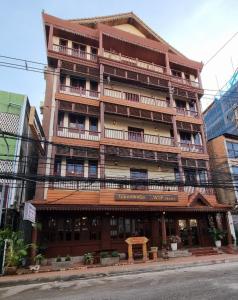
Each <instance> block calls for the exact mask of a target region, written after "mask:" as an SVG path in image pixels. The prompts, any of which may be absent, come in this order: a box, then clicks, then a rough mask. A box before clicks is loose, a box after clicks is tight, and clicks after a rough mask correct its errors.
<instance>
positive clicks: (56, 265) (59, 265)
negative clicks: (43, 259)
mask: <svg viewBox="0 0 238 300" xmlns="http://www.w3.org/2000/svg"><path fill="white" fill-rule="evenodd" d="M72 266H73V262H72V261H60V262H56V261H53V262H52V269H53V270H56V271H57V270H61V269H68V268H71V267H72Z"/></svg>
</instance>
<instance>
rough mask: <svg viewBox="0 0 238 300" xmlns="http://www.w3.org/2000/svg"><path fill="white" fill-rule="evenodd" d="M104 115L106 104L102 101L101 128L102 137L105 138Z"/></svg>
mask: <svg viewBox="0 0 238 300" xmlns="http://www.w3.org/2000/svg"><path fill="white" fill-rule="evenodd" d="M104 115H105V106H104V103H103V102H101V103H100V128H101V138H104V128H105V126H104Z"/></svg>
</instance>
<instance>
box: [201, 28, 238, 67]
mask: <svg viewBox="0 0 238 300" xmlns="http://www.w3.org/2000/svg"><path fill="white" fill-rule="evenodd" d="M237 34H238V31H237V32H236V33H234V34H233V35H232V37H231V38H229V39H228V40H227V41H226V42H225V44H224V45H222V46H221V47H220V48H219V49H218V50H217V51H216V52H215V53H214V54H213V55H212V56H211V57H210V58H209V59H208V60H207V61H206V62H205V64H204V67H205V66H206V65H207V64H208V63H209V62H210V61H211V60H212V59H213V58H214V57H216V56H217V54H218V53H219V52H220V51H221V50H222V49H224V48H225V47H226V45H228V44H229V43H230V42H231V41H232V40H233V39H234V37H235V36H236V35H237Z"/></svg>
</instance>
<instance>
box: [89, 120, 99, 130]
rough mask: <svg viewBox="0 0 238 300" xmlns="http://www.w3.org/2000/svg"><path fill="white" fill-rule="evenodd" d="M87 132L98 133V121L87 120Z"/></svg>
mask: <svg viewBox="0 0 238 300" xmlns="http://www.w3.org/2000/svg"><path fill="white" fill-rule="evenodd" d="M89 131H93V132H97V131H98V119H97V118H89Z"/></svg>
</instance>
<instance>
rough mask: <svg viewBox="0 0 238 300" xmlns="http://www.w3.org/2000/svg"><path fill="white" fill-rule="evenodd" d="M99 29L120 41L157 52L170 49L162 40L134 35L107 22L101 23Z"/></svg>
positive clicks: (164, 51)
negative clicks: (106, 23)
mask: <svg viewBox="0 0 238 300" xmlns="http://www.w3.org/2000/svg"><path fill="white" fill-rule="evenodd" d="M98 30H99V31H101V32H102V33H103V34H104V35H107V36H110V37H112V38H114V39H118V40H120V41H123V42H127V43H130V44H135V45H139V46H141V47H143V48H146V49H150V50H154V51H156V52H161V53H163V54H165V53H166V52H168V50H169V47H168V46H167V45H163V44H162V43H160V42H157V41H153V40H150V39H145V38H143V37H140V36H137V35H134V34H132V33H129V32H126V31H122V30H120V29H118V28H114V27H111V26H108V25H105V24H100V23H99V24H98Z"/></svg>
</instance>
